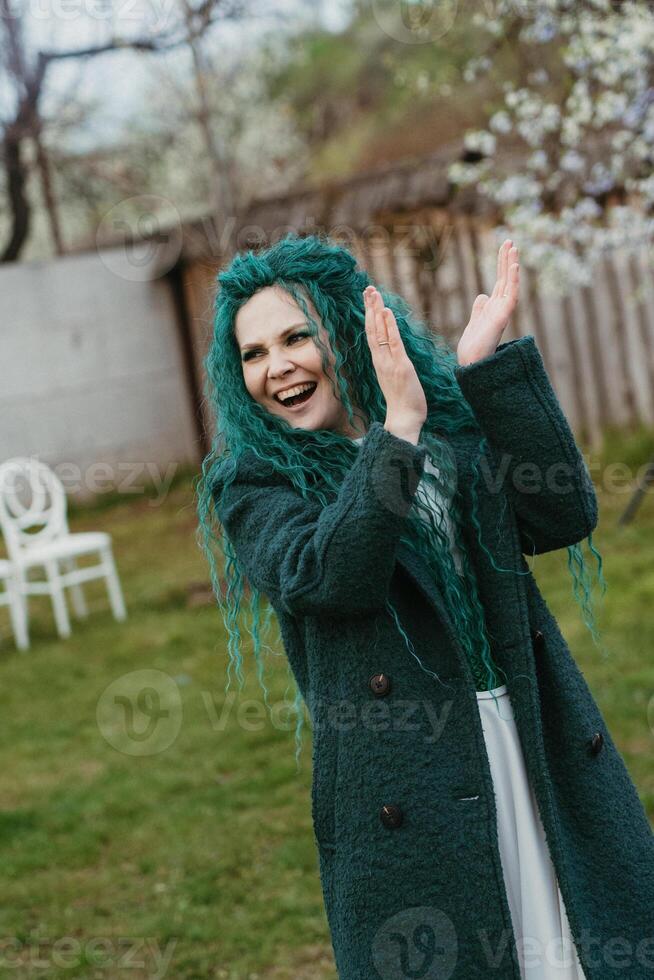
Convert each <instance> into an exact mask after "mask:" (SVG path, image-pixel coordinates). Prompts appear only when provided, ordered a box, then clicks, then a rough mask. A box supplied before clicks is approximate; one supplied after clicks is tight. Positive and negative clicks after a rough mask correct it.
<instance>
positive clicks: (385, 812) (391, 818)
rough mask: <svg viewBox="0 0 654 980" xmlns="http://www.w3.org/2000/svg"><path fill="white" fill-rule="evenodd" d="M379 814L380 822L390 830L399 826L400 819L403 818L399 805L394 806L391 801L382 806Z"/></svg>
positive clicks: (400, 823)
mask: <svg viewBox="0 0 654 980" xmlns="http://www.w3.org/2000/svg"><path fill="white" fill-rule="evenodd" d="M379 816H380V817H381V822H382V823H383V825H384V827H389V828H390V829H391V830H394V829H395V828H396V827H400V826H401V825H402V820H403V819H404V816H403V814H402V811H401V810H400V808H399V806H394V804H393V803H387V804H386V805H385V806H383V807H382V808H381V812H380V814H379Z"/></svg>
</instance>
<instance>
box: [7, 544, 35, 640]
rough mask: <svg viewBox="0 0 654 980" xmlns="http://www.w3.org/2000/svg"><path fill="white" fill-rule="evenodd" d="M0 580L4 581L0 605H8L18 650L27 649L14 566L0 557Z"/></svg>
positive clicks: (25, 618)
mask: <svg viewBox="0 0 654 980" xmlns="http://www.w3.org/2000/svg"><path fill="white" fill-rule="evenodd" d="M0 582H3V583H4V590H3V591H2V592H0V606H9V615H10V616H11V628H12V630H13V631H14V639H15V641H16V646H17V647H18V649H19V650H27V648H28V646H29V640H28V637H27V614H26V610H25V603H24V601H23V597H22V595H21V592H20V588H19V585H18V581H17V579H16V576H15V575H14V566H13V565H12V564H11V562H10V561H4V560H3V559H0Z"/></svg>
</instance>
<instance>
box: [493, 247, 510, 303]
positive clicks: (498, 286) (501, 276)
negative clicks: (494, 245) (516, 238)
mask: <svg viewBox="0 0 654 980" xmlns="http://www.w3.org/2000/svg"><path fill="white" fill-rule="evenodd" d="M512 244H513V243H512V241H511V239H510V238H507V239H506V240H505V241H504V242H502V246H501V248H500V251H499V254H498V256H497V282H496V283H495V288H494V289H493V296H495V297H497V296H502V294H503V293H504V291H505V289H506V278H507V273H508V266H509V262H508V258H509V249H510V248H511V245H512Z"/></svg>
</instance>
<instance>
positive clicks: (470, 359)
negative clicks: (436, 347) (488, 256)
mask: <svg viewBox="0 0 654 980" xmlns="http://www.w3.org/2000/svg"><path fill="white" fill-rule="evenodd" d="M519 281H520V265H519V263H518V249H517V248H516V246H515V245H513V242H512V240H511V239H510V238H507V239H506V240H505V241H504V242H503V243H502V245H501V246H500V250H499V252H498V253H497V281H496V283H495V287H494V289H493V292H492V293H491V295H490V296H487V295H486V293H481V294H480V295H479V296H477V298H476V300H475V301H474V303H473V305H472V313H471V314H470V319H469V321H468V325H467V327H466V328H465V330H464V331H463V333H462V334H461V339H460V340H459V343H458V345H457V348H456V356H457V360H458V362H459V364H460V365H466V364H474V362H475V361H480V360H481V359H482V357H488V355H489V354H494V353H495V351H496V350H497V345H498V344H499V342H500V339H501V337H502V334H503V333H504V331H505V329H506V325H507V323H508V322H509V317H510V316H511V314H512V313H513V311H514V309H515V308H516V306H517V303H518V292H519Z"/></svg>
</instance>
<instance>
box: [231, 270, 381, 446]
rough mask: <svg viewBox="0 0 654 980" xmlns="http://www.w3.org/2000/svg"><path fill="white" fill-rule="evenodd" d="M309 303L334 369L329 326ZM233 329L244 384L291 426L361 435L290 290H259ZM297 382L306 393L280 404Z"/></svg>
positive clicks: (247, 304)
mask: <svg viewBox="0 0 654 980" xmlns="http://www.w3.org/2000/svg"><path fill="white" fill-rule="evenodd" d="M307 305H308V308H309V309H310V311H311V315H312V316H313V317H314V318H315V320H316V322H317V323H318V330H319V335H320V340H321V342H322V343H323V344H324V345H325V347H326V349H327V351H328V352H329V353H328V360H329V365H330V368H332V369H333V365H334V355H333V352H332V350H331V347H330V344H329V338H328V334H327V331H326V330H325V328H324V327H323V325H322V323H321V321H320V317H319V316H318V314H317V313H316V310H315V307H314V306H313V304H312V303H311V302H308V301H307ZM234 333H235V336H236V341H237V343H238V346H239V349H240V352H241V367H242V370H243V379H244V381H245V387H246V388H247V390H248V392H249V393H250V395H251V396H252V398H254V400H255V401H256V402H259V404H260V405H263V407H264V408H265V409H266V411H268V412H270V414H271V415H278V416H279V417H280V418H283V419H285V420H286V421H287V422H288V424H289V425H291V426H292V427H293V428H294V429H311V430H316V429H331V430H332V431H334V432H340V433H341V434H342V435H346V436H351V437H353V438H356V437H358V436H361V435H363V433H364V432H365V427H364V426H363V424H362V422H361V421H360V420H359V419H358V418H356V417H355V423H356V425H357V427H358V428H356V429H353V428H352V426H351V425H350V424H349V422H348V418H347V413H346V410H345V406H344V405H343V403H342V402H341V401H340V399H338V398H337V397H336V395H334V392H333V390H332V382H330V380H329V378H328V377H327V375H326V374H325V373H324V371H323V369H322V364H321V352H320V350H319V349H318V347H317V346H316V344H315V343H314V341H313V338H312V337H311V335H310V326H309V324H308V323H307V320H306V317H305V316H304V313H303V312H302V310H301V309H300V307H299V306H298V305H297V304H296V302H295V300H294V299H293V297H292V296H290V295H289V293H287V292H286V291H285V290H283V289H282V288H281V287H279V286H266V287H265V288H264V289H261V290H259V292H257V293H255V294H254V296H252V297H251V298H250V299H249V300H248V301H247V302H246V303H244V304H243V306H241V308H240V309H239V311H238V313H237V315H236V321H235V327H234ZM332 374H333V372H332ZM296 386H300V387H302V388H305V387H306V394H302V396H301V397H300V398H299V399H298V400H297V401H295V400H293V399H291V402H290V403H288V402H287V403H286V404H284V401H283V400H282V398H280V395H281V396H283V398H286V399H287V398H288V396H289V393H290V390H291V389H294V388H295V387H296ZM337 390H338V389H337ZM296 394H298V395H299V394H300V392H296Z"/></svg>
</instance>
